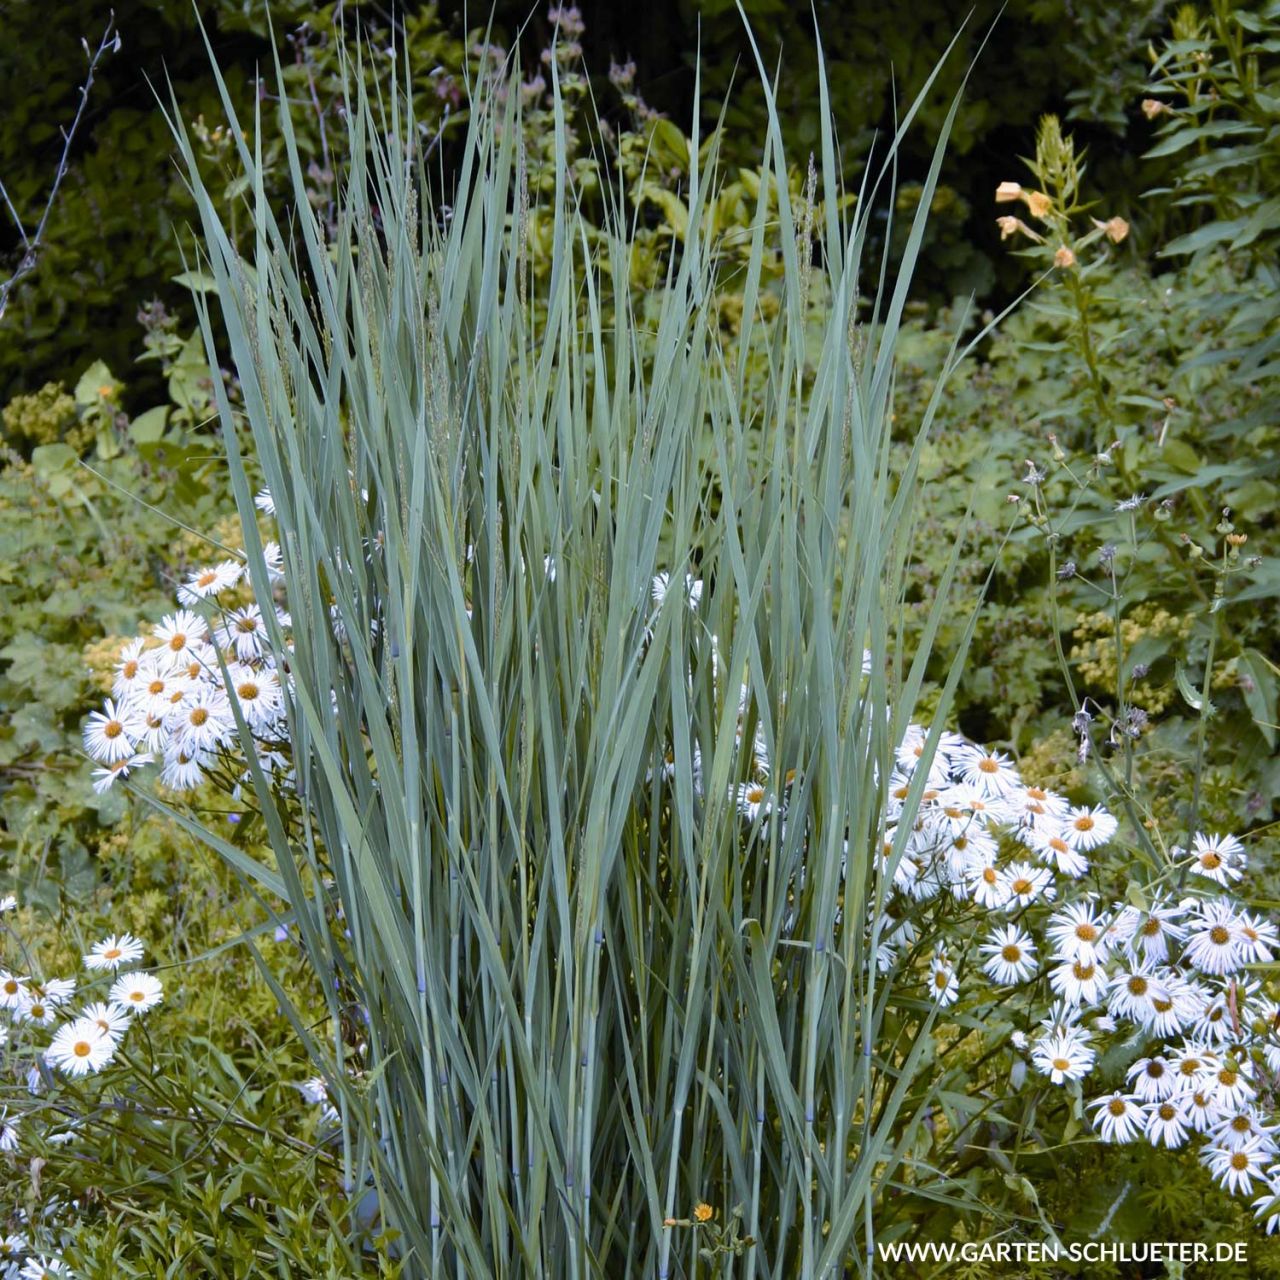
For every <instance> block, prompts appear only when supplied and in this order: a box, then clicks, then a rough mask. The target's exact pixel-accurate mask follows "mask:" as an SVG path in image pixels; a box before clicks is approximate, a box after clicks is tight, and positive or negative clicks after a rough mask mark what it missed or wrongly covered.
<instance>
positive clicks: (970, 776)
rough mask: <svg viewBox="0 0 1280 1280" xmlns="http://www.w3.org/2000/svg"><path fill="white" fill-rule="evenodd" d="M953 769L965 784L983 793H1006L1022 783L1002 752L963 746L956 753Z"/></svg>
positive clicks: (1010, 762) (1015, 768)
mask: <svg viewBox="0 0 1280 1280" xmlns="http://www.w3.org/2000/svg"><path fill="white" fill-rule="evenodd" d="M952 768H953V769H954V771H955V772H956V773H958V774H959V775H960V777H961V779H962V780H963V781H964V784H965V786H967V787H972V788H973V789H974V790H975V791H977V792H978V793H979V794H980V795H983V796H1006V795H1008V794H1009V793H1010V792H1013V791H1016V790H1018V789H1019V788H1020V787H1021V785H1022V779H1021V778H1020V777H1019V776H1018V770H1017V767H1016V766H1015V765H1014V763H1013V761H1012V760H1011V759H1010V758H1009V757H1008V756H1007V755H1005V753H1004V752H1003V751H988V750H986V748H984V747H979V746H974V745H970V746H966V747H964V748H962V749H961V750H959V751H957V752H956V754H955V756H954V757H953V760H952Z"/></svg>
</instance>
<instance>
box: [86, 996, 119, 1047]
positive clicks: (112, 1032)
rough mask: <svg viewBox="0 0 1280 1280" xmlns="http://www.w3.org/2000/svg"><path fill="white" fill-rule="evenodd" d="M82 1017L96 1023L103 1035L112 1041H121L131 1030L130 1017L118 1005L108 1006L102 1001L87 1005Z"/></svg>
mask: <svg viewBox="0 0 1280 1280" xmlns="http://www.w3.org/2000/svg"><path fill="white" fill-rule="evenodd" d="M80 1016H81V1017H82V1018H88V1019H89V1020H90V1021H91V1022H96V1023H97V1024H98V1026H99V1027H100V1028H101V1029H102V1033H103V1034H104V1035H106V1036H109V1037H110V1038H111V1039H112V1040H116V1041H118V1040H120V1039H121V1038H122V1037H123V1036H124V1034H125V1032H126V1031H128V1030H129V1015H128V1014H127V1013H125V1011H124V1010H123V1009H121V1008H119V1007H118V1006H117V1005H114V1004H106V1003H104V1002H103V1001H101V1000H99V1001H96V1002H95V1003H94V1004H88V1005H85V1007H84V1009H83V1010H82V1011H81V1014H80Z"/></svg>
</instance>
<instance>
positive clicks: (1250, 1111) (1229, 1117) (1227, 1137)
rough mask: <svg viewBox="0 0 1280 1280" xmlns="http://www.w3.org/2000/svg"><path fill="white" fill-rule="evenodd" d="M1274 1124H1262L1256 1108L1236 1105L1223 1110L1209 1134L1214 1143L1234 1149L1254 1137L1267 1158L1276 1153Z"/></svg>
mask: <svg viewBox="0 0 1280 1280" xmlns="http://www.w3.org/2000/svg"><path fill="white" fill-rule="evenodd" d="M1275 1129H1276V1127H1275V1125H1264V1124H1263V1123H1262V1122H1261V1120H1260V1118H1259V1116H1258V1112H1257V1110H1256V1109H1255V1108H1254V1107H1252V1106H1243V1107H1237V1108H1236V1109H1235V1110H1234V1111H1224V1112H1223V1115H1222V1119H1220V1120H1219V1121H1218V1123H1217V1124H1216V1125H1214V1127H1213V1129H1212V1131H1211V1134H1210V1136H1211V1137H1212V1139H1213V1142H1214V1145H1215V1146H1219V1147H1223V1148H1225V1149H1226V1150H1228V1151H1234V1150H1236V1149H1237V1148H1238V1147H1242V1146H1244V1145H1245V1144H1246V1143H1248V1142H1249V1141H1250V1139H1253V1138H1256V1139H1257V1140H1258V1142H1259V1144H1260V1146H1261V1148H1262V1149H1263V1150H1265V1151H1266V1154H1267V1156H1268V1158H1270V1157H1271V1156H1274V1155H1275V1153H1276V1140H1275V1138H1274V1137H1273V1136H1272V1135H1273V1134H1274V1133H1275Z"/></svg>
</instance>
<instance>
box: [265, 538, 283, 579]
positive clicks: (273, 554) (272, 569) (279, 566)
mask: <svg viewBox="0 0 1280 1280" xmlns="http://www.w3.org/2000/svg"><path fill="white" fill-rule="evenodd" d="M262 561H263V563H264V564H265V565H266V566H267V577H269V578H270V579H271V581H272V582H279V581H280V580H281V579H282V578H283V577H284V552H283V551H281V550H280V544H279V543H278V542H268V543H266V544H265V545H264V546H263V548H262Z"/></svg>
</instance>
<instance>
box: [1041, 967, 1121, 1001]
mask: <svg viewBox="0 0 1280 1280" xmlns="http://www.w3.org/2000/svg"><path fill="white" fill-rule="evenodd" d="M1106 982H1107V976H1106V974H1105V973H1104V972H1103V970H1102V966H1101V965H1100V964H1098V963H1096V962H1095V961H1093V960H1067V961H1064V962H1063V963H1062V964H1060V965H1058V966H1057V968H1055V969H1050V970H1049V985H1050V986H1051V987H1052V988H1053V992H1054V994H1055V995H1056V996H1058V997H1059V998H1060V999H1061V1000H1063V1001H1064V1002H1065V1003H1066V1004H1067V1005H1069V1006H1070V1007H1071V1008H1078V1007H1079V1006H1080V1005H1082V1004H1085V1005H1093V1004H1097V1003H1098V1001H1099V1000H1101V999H1102V993H1103V991H1104V990H1105V989H1106Z"/></svg>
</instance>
